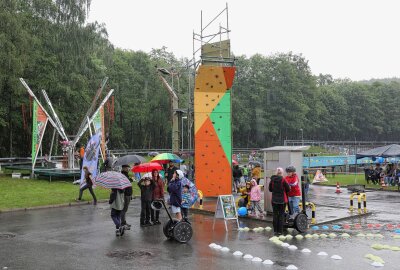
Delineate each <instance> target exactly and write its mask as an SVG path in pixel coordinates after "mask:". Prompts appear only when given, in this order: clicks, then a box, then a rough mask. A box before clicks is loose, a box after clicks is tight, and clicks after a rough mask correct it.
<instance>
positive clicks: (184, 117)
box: [181, 116, 187, 151]
mask: <svg viewBox="0 0 400 270" xmlns="http://www.w3.org/2000/svg"><path fill="white" fill-rule="evenodd" d="M183 119H186V120H187V116H182V121H181V142H182V147H181V149H182V151H183Z"/></svg>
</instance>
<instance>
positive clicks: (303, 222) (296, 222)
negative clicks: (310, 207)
mask: <svg viewBox="0 0 400 270" xmlns="http://www.w3.org/2000/svg"><path fill="white" fill-rule="evenodd" d="M301 200H302V202H303V209H302V210H301V212H300V213H298V214H297V216H296V217H295V218H294V219H292V218H290V214H291V210H290V206H289V207H288V209H289V211H287V212H285V216H284V219H283V227H284V228H294V229H296V230H297V231H298V232H300V233H304V232H306V231H307V229H308V217H307V214H306V204H305V202H306V195H305V193H304V176H302V177H301Z"/></svg>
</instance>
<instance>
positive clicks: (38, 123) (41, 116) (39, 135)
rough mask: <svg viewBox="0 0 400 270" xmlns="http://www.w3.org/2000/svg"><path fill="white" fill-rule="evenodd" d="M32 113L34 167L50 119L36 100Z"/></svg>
mask: <svg viewBox="0 0 400 270" xmlns="http://www.w3.org/2000/svg"><path fill="white" fill-rule="evenodd" d="M32 115H33V117H32V118H33V121H32V167H34V166H35V163H36V158H37V155H38V152H39V148H40V145H41V143H42V139H43V135H44V131H45V129H46V126H47V122H48V120H49V119H48V118H47V115H46V114H45V113H44V111H43V110H42V108H41V107H40V106H39V104H38V103H37V102H36V101H34V102H33V113H32Z"/></svg>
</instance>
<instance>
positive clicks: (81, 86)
mask: <svg viewBox="0 0 400 270" xmlns="http://www.w3.org/2000/svg"><path fill="white" fill-rule="evenodd" d="M88 12H90V1H89V0H73V1H70V0H69V1H66V0H5V1H1V2H0V95H1V99H0V156H2V157H5V156H29V153H30V149H31V148H30V143H31V115H30V101H29V96H28V94H27V93H26V91H25V89H24V88H23V87H22V85H21V84H20V82H19V80H18V78H20V77H23V78H24V79H25V80H26V82H27V83H28V84H29V85H30V86H31V88H32V89H33V91H34V92H35V93H36V95H37V96H38V97H39V96H41V95H40V94H39V93H40V90H41V89H45V90H46V92H47V93H48V95H49V98H50V99H51V101H52V103H53V106H54V107H55V110H56V112H57V114H58V115H59V118H60V119H61V121H62V123H63V125H64V128H65V129H66V132H67V134H68V135H73V134H75V133H76V132H77V130H78V128H79V124H80V122H81V121H82V118H83V116H84V115H85V111H86V110H87V108H89V106H90V103H91V101H92V99H93V97H94V95H95V93H96V91H97V89H98V87H99V84H100V83H101V81H102V79H103V78H104V77H106V76H107V77H109V85H108V86H107V88H108V89H109V88H113V89H115V92H114V107H115V108H114V117H112V118H110V117H108V118H107V119H108V125H109V134H110V137H109V138H110V146H111V148H114V149H116V148H119V149H121V148H170V147H171V116H170V100H169V97H168V94H167V92H166V90H165V89H164V87H163V85H162V83H161V81H160V79H159V78H158V73H157V67H165V68H167V69H169V70H170V71H171V73H173V74H174V75H173V76H169V77H168V80H169V81H170V83H171V84H172V81H173V85H174V88H175V90H176V92H177V94H178V96H179V98H180V107H182V108H185V109H187V108H188V107H189V103H190V101H192V97H189V95H190V93H192V90H190V89H193V75H194V70H193V69H192V68H191V67H187V63H188V59H185V58H182V59H178V58H177V57H176V56H175V55H174V54H173V53H171V52H169V51H168V50H167V48H165V47H163V48H158V49H152V50H151V51H150V52H144V51H132V50H123V49H120V48H115V47H114V46H113V45H112V43H111V42H110V41H109V40H108V35H107V30H106V27H105V25H103V24H101V23H98V22H94V23H88V22H87V14H88ZM138 38H139V37H138ZM236 59H237V60H236V66H237V73H236V78H235V82H234V86H233V90H232V92H233V95H232V107H233V110H232V111H233V113H232V115H233V122H232V123H233V126H232V128H233V146H234V147H267V146H271V145H278V144H281V143H282V142H283V140H285V139H300V138H301V137H300V136H301V134H300V130H301V129H302V130H303V136H304V139H316V140H355V139H356V140H396V139H397V134H398V133H399V130H400V120H399V119H398V118H397V117H396V116H397V115H398V113H399V110H400V109H399V106H397V103H398V102H397V100H398V97H399V95H400V83H399V80H397V79H386V80H382V81H379V80H375V81H371V82H353V81H351V80H348V79H335V78H333V77H332V76H330V75H325V74H320V75H318V76H315V75H313V74H312V72H311V69H310V66H309V64H308V61H307V60H306V59H305V58H304V57H303V56H302V55H297V54H293V53H291V52H289V53H278V54H274V55H269V56H264V55H259V54H257V55H254V56H251V57H247V56H236ZM42 101H43V100H42ZM43 103H44V102H43ZM49 130H50V129H49ZM51 133H52V132H49V131H47V132H46V133H45V138H44V141H43V145H44V148H49V147H48V145H49V144H50V141H51V135H52V134H51ZM87 138H88V134H85V137H84V139H83V143H84V142H85V140H87ZM58 153H59V154H60V151H59V152H58Z"/></svg>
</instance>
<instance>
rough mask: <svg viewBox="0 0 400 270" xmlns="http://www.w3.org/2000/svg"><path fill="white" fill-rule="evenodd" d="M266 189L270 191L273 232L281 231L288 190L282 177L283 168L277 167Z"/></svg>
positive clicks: (278, 233) (279, 232)
mask: <svg viewBox="0 0 400 270" xmlns="http://www.w3.org/2000/svg"><path fill="white" fill-rule="evenodd" d="M268 189H269V191H270V192H272V199H271V203H272V209H273V213H274V214H273V226H274V233H275V234H277V235H280V234H282V233H283V218H284V216H285V206H286V204H287V203H288V196H287V193H288V192H289V191H290V186H289V184H288V183H287V182H286V181H285V179H284V178H283V169H282V168H277V169H276V175H273V176H271V182H269V186H268Z"/></svg>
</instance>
